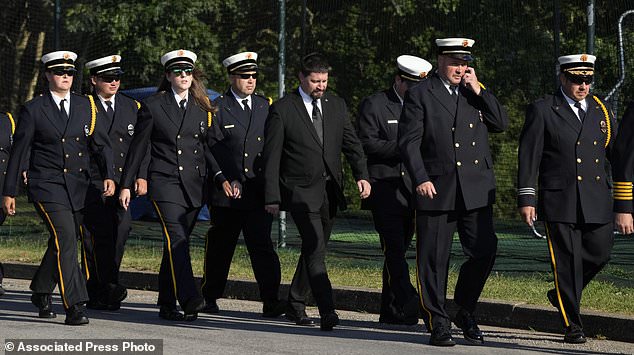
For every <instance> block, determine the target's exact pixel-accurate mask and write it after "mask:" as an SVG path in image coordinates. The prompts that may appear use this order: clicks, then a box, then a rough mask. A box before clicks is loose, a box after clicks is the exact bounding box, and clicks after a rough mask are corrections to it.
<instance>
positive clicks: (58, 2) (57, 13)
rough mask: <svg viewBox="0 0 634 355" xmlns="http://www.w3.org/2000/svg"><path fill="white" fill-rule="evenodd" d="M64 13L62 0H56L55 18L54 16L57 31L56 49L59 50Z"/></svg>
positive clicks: (55, 30)
mask: <svg viewBox="0 0 634 355" xmlns="http://www.w3.org/2000/svg"><path fill="white" fill-rule="evenodd" d="M61 15H62V4H61V0H55V18H54V29H53V31H54V32H55V50H56V51H58V50H59V49H60V43H59V32H60V25H59V22H60V18H61Z"/></svg>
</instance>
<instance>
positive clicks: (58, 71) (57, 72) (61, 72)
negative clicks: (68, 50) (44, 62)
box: [51, 69, 76, 76]
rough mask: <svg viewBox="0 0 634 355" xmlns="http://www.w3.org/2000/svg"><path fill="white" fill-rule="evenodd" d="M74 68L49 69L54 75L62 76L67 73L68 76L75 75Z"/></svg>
mask: <svg viewBox="0 0 634 355" xmlns="http://www.w3.org/2000/svg"><path fill="white" fill-rule="evenodd" d="M75 72H76V70H74V69H70V70H69V69H67V70H65V69H55V70H51V73H53V74H54V75H57V76H64V75H68V76H73V75H75Z"/></svg>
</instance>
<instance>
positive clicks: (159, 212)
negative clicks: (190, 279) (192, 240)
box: [152, 200, 178, 298]
mask: <svg viewBox="0 0 634 355" xmlns="http://www.w3.org/2000/svg"><path fill="white" fill-rule="evenodd" d="M152 203H153V204H154V208H155V209H156V213H157V214H158V216H159V219H160V220H161V225H162V226H163V232H164V233H165V239H167V252H168V253H169V256H170V270H172V284H173V285H174V297H176V298H178V289H177V288H176V271H174V260H173V259H172V241H171V239H170V234H169V233H168V232H167V225H166V224H165V220H164V219H163V214H162V213H161V210H159V207H158V205H157V204H156V201H154V200H153V201H152Z"/></svg>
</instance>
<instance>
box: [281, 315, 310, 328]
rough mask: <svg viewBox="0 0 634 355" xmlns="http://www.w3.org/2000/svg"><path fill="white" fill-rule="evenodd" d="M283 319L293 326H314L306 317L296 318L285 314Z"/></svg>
mask: <svg viewBox="0 0 634 355" xmlns="http://www.w3.org/2000/svg"><path fill="white" fill-rule="evenodd" d="M285 317H286V319H288V320H290V321H291V322H295V324H297V325H301V326H304V327H312V326H314V325H315V321H314V320H312V319H310V318H308V317H307V316H296V315H293V314H289V313H286V315H285Z"/></svg>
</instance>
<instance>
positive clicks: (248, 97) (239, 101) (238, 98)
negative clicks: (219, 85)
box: [230, 86, 253, 110]
mask: <svg viewBox="0 0 634 355" xmlns="http://www.w3.org/2000/svg"><path fill="white" fill-rule="evenodd" d="M230 90H231V94H232V95H233V98H234V99H236V101H238V104H239V105H240V107H242V109H243V110H244V104H243V103H242V100H248V104H249V108H252V107H253V102H252V101H251V95H248V96H246V97H245V98H240V96H238V94H236V92H235V91H233V86H232V87H231V88H230Z"/></svg>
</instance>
